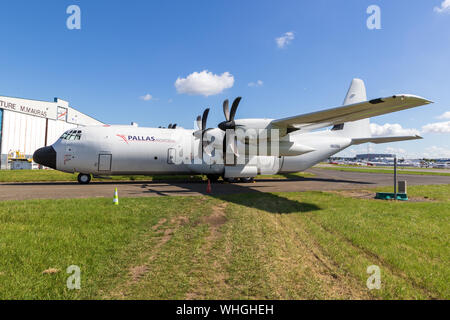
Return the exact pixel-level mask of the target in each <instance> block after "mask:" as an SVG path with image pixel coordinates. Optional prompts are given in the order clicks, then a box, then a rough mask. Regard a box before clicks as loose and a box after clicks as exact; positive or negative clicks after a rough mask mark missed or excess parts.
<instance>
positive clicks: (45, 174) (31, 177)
mask: <svg viewBox="0 0 450 320" xmlns="http://www.w3.org/2000/svg"><path fill="white" fill-rule="evenodd" d="M312 176H314V174H312V173H307V172H298V173H289V174H279V175H263V176H258V177H256V178H257V179H295V178H301V177H312ZM205 179H206V176H202V175H193V176H188V175H171V176H170V175H157V176H140V175H131V176H111V177H108V178H107V179H102V178H93V181H110V180H122V181H140V180H141V181H142V180H146V181H161V180H171V181H173V180H178V181H184V180H189V181H198V180H205ZM39 181H77V175H76V174H72V173H65V172H61V171H56V170H0V182H39Z"/></svg>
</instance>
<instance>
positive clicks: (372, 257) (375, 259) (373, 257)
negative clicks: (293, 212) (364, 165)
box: [309, 216, 437, 299]
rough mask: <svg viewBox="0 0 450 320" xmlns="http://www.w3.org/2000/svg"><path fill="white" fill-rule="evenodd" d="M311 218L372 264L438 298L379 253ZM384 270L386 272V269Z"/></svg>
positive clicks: (428, 295) (423, 292)
mask: <svg viewBox="0 0 450 320" xmlns="http://www.w3.org/2000/svg"><path fill="white" fill-rule="evenodd" d="M309 220H310V221H311V222H312V223H313V224H315V225H316V226H317V227H318V228H320V229H321V230H322V231H323V232H325V233H328V234H329V235H332V236H333V237H334V238H337V239H339V240H340V241H342V242H344V243H346V244H347V245H348V246H350V247H351V248H352V249H354V250H355V251H357V252H358V253H359V254H361V255H363V256H364V257H365V258H366V260H367V261H372V264H376V265H379V266H383V267H385V268H386V269H387V271H389V273H390V274H391V275H392V276H394V277H397V278H400V279H402V280H403V281H406V282H407V283H409V284H411V286H412V287H413V288H415V289H416V290H418V291H420V292H422V294H423V295H424V296H426V297H427V298H429V299H436V298H437V297H436V293H434V292H432V291H430V290H429V289H428V288H426V287H424V286H423V285H421V284H419V283H417V282H416V280H415V279H413V278H411V277H409V276H408V275H407V274H406V273H405V272H404V271H403V270H401V269H399V268H397V267H395V266H393V265H392V264H390V263H389V262H388V261H386V260H384V259H383V258H382V257H380V256H379V255H377V254H376V253H375V252H372V251H370V250H369V249H367V248H364V247H361V246H360V245H358V244H356V243H354V242H353V241H352V240H351V239H349V238H347V237H346V236H345V235H343V234H341V233H339V232H338V231H336V230H331V229H329V228H327V227H326V226H324V225H322V224H321V223H320V222H319V221H317V220H316V219H315V218H313V217H312V216H309ZM347 271H348V272H349V273H350V274H351V271H350V270H347ZM384 272H386V270H385V271H384Z"/></svg>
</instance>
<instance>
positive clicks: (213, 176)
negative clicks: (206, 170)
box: [206, 174, 220, 182]
mask: <svg viewBox="0 0 450 320" xmlns="http://www.w3.org/2000/svg"><path fill="white" fill-rule="evenodd" d="M206 177H207V178H208V180H209V181H211V182H217V180H219V178H220V176H219V175H217V174H207V175H206Z"/></svg>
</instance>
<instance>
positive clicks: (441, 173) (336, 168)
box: [317, 166, 450, 176]
mask: <svg viewBox="0 0 450 320" xmlns="http://www.w3.org/2000/svg"><path fill="white" fill-rule="evenodd" d="M317 169H322V170H337V171H349V172H365V173H390V174H393V173H394V169H388V168H383V169H373V168H372V169H370V168H369V169H367V167H365V168H358V167H342V166H336V167H317ZM397 173H398V174H413V175H422V176H423V175H431V176H450V173H447V172H435V171H432V169H430V171H413V170H411V169H407V170H405V169H400V168H399V169H397Z"/></svg>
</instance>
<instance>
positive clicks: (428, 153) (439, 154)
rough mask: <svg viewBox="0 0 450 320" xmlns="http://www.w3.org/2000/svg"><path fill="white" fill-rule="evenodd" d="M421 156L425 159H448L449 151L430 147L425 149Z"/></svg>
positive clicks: (449, 156)
mask: <svg viewBox="0 0 450 320" xmlns="http://www.w3.org/2000/svg"><path fill="white" fill-rule="evenodd" d="M423 156H424V157H425V158H450V149H446V148H443V147H437V146H431V147H428V148H426V149H425V152H424V153H423Z"/></svg>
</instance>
